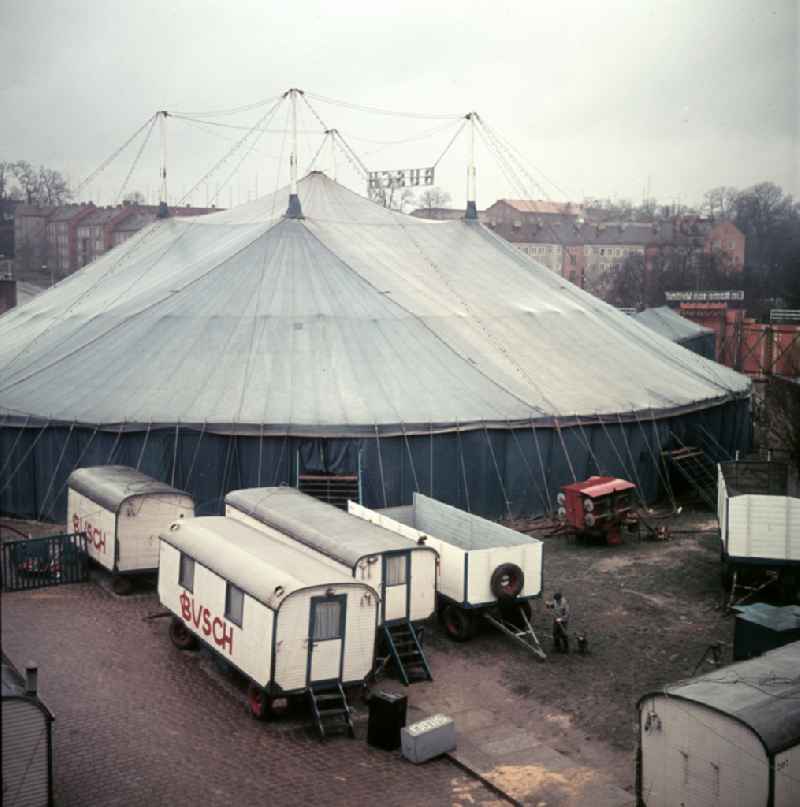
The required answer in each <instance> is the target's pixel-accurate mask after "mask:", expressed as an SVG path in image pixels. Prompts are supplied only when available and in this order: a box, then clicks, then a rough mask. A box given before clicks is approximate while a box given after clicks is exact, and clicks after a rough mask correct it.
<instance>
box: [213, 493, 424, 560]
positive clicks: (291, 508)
mask: <svg viewBox="0 0 800 807" xmlns="http://www.w3.org/2000/svg"><path fill="white" fill-rule="evenodd" d="M225 503H226V504H230V505H232V506H233V507H236V508H237V509H238V510H241V511H242V512H243V513H246V514H248V515H251V516H252V517H253V518H255V519H257V520H258V521H261V522H263V523H264V524H267V525H269V526H270V527H273V528H274V529H276V530H278V531H279V532H282V533H284V535H288V536H289V537H291V538H293V539H294V540H296V541H298V542H299V543H301V544H304V545H305V546H307V547H310V548H311V549H314V550H316V551H317V552H320V553H322V554H323V555H326V556H327V557H329V558H332V559H333V560H336V561H338V562H339V563H342V564H344V565H345V566H348V567H350V568H354V567H355V565H356V564H357V563H358V561H359V560H361V558H364V557H368V556H371V555H380V554H382V553H384V552H394V551H397V550H410V549H411V550H423V551H430V550H429V549H427V548H425V547H418V546H417V545H416V544H414V543H413V542H411V541H409V540H408V539H406V538H403V537H402V536H399V535H397V534H396V533H393V532H390V531H389V530H385V529H383V528H382V527H376V526H375V525H374V524H370V523H369V522H368V521H364V520H363V519H361V518H357V517H356V516H352V515H350V514H349V513H345V512H344V511H343V510H339V509H338V508H337V507H334V506H333V505H331V504H327V503H325V502H321V501H320V500H319V499H315V498H314V497H313V496H308V495H307V494H305V493H301V492H300V491H299V490H297V489H296V488H289V487H281V488H249V489H247V490H235V491H232V492H231V493H229V494H228V495H227V496H226V497H225Z"/></svg>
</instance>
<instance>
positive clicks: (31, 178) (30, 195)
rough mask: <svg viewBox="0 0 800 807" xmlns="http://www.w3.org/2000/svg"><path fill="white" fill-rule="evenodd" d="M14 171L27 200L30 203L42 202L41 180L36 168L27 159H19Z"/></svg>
mask: <svg viewBox="0 0 800 807" xmlns="http://www.w3.org/2000/svg"><path fill="white" fill-rule="evenodd" d="M13 171H14V177H15V179H16V180H17V182H18V183H19V186H20V188H21V190H22V194H23V196H24V199H25V201H26V202H27V203H28V204H29V205H35V204H41V201H40V200H41V190H42V188H41V180H40V179H39V174H38V172H37V171H36V169H35V168H34V167H33V166H32V165H31V164H30V163H29V162H28V161H27V160H19V161H18V162H15V163H14V166H13Z"/></svg>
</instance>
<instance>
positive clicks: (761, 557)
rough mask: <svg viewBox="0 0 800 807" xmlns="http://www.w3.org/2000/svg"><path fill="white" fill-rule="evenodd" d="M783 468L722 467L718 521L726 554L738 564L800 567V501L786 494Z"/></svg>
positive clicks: (762, 465)
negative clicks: (795, 564) (759, 563)
mask: <svg viewBox="0 0 800 807" xmlns="http://www.w3.org/2000/svg"><path fill="white" fill-rule="evenodd" d="M780 471H781V466H779V465H778V464H777V463H763V462H747V461H742V462H731V463H720V464H719V465H718V467H717V517H718V520H719V526H720V538H721V540H722V549H723V555H724V556H726V557H728V558H730V559H731V560H733V561H739V562H745V563H748V562H749V563H758V562H762V563H763V564H764V565H770V564H792V563H800V498H797V497H795V496H788V495H781V494H785V493H786V486H787V481H786V480H787V476H786V475H785V473H781V472H780Z"/></svg>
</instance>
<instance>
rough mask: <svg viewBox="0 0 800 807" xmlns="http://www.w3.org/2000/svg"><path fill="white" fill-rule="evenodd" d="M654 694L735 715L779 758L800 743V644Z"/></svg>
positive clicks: (668, 687)
mask: <svg viewBox="0 0 800 807" xmlns="http://www.w3.org/2000/svg"><path fill="white" fill-rule="evenodd" d="M652 694H664V695H667V696H669V697H673V698H682V699H683V700H687V701H692V702H694V703H699V704H702V705H703V706H708V707H709V708H712V709H716V710H717V711H719V712H722V713H723V714H726V715H730V716H732V717H735V718H736V719H737V720H739V721H741V722H742V723H744V724H745V725H747V726H749V727H750V728H751V729H752V730H753V731H754V732H755V733H756V734H757V735H758V736H759V737H760V738H761V741H762V742H763V743H764V746H765V748H766V749H767V751H768V753H769V754H776V753H778V752H780V751H783V750H784V749H786V748H789V747H791V746H793V745H797V744H798V743H800V642H792V643H791V644H787V645H784V646H783V647H781V648H778V649H777V650H771V651H770V652H769V653H765V654H764V655H763V656H759V657H757V658H754V659H749V660H748V661H741V662H738V663H736V664H731V665H730V666H729V667H724V668H723V669H721V670H715V671H714V672H712V673H709V674H708V675H703V676H700V677H699V678H693V679H692V680H690V681H686V682H684V683H681V684H676V685H674V686H667V687H664V690H663V692H662V693H652ZM645 697H648V696H645ZM642 700H643V699H642Z"/></svg>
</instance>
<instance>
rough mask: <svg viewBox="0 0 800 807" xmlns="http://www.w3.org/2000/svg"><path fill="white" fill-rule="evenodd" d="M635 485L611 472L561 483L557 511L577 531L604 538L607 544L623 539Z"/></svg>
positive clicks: (632, 512) (631, 506)
mask: <svg viewBox="0 0 800 807" xmlns="http://www.w3.org/2000/svg"><path fill="white" fill-rule="evenodd" d="M635 490H636V485H634V484H633V482H628V481H627V480H625V479H617V478H616V477H614V476H590V477H589V478H588V479H584V480H583V481H582V482H573V483H572V484H570V485H562V487H561V493H559V494H558V505H559V507H558V515H559V518H561V519H562V520H563V521H565V522H566V523H567V524H569V525H570V526H571V527H572V528H573V529H574V530H575V532H576V533H577V534H578V535H584V536H587V537H595V538H603V539H605V541H606V542H607V543H609V544H618V543H621V541H622V535H621V531H622V525H623V523H624V522H626V521H627V520H628V519H629V518H630V517H632V516H633V515H634V513H635V506H634V491H635Z"/></svg>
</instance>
